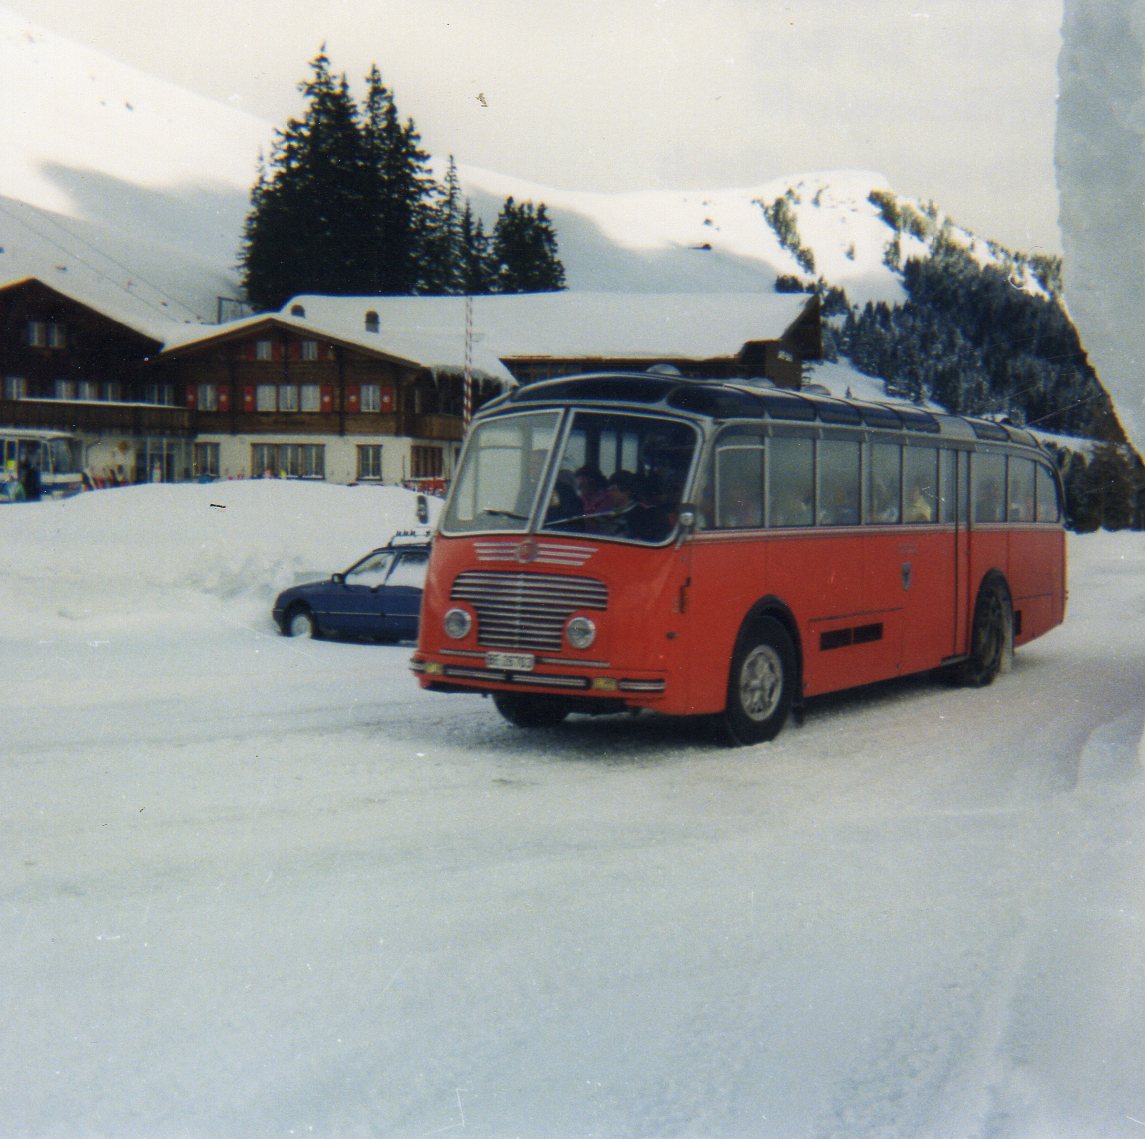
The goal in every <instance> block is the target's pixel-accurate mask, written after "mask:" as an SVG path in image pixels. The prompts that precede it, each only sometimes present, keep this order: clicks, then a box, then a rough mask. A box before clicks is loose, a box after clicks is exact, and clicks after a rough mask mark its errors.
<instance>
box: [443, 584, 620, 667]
mask: <svg viewBox="0 0 1145 1139" xmlns="http://www.w3.org/2000/svg"><path fill="white" fill-rule="evenodd" d="M450 596H451V598H452V600H454V601H465V602H468V603H469V604H470V605H471V606H472V607H473V609H474V611H475V612H476V614H477V640H478V643H479V644H482V645H496V646H497V647H498V648H511V649H529V650H531V651H533V652H559V651H560V649H561V642H562V633H563V631H564V626H565V622H566V621H567V620H568V619H569V617H571V616H572V615H573V614H574V613H577V612H580V611H582V610H585V609H597V610H602V609H607V608H608V586H607V585H605V584H604V582H602V581H595V580H594V579H592V578H588V577H561V576H559V575H557V574H547V573H485V572H482V571H480V570H470V571H468V572H466V573H461V574H458V576H457V579H456V581H454V583H453V590H452V593H451V594H450Z"/></svg>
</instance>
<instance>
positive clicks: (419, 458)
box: [410, 446, 445, 479]
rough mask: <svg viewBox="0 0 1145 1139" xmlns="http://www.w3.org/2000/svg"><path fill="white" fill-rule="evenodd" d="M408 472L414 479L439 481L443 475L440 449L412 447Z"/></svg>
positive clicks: (443, 468)
mask: <svg viewBox="0 0 1145 1139" xmlns="http://www.w3.org/2000/svg"><path fill="white" fill-rule="evenodd" d="M410 465H411V466H412V467H413V470H412V471H411V472H410V473H411V475H412V476H413V477H414V478H415V479H439V478H441V476H442V475H443V474H444V473H445V466H444V460H443V458H442V453H441V448H440V447H424V446H422V447H419V446H414V447H413V448H412V453H411V455H410Z"/></svg>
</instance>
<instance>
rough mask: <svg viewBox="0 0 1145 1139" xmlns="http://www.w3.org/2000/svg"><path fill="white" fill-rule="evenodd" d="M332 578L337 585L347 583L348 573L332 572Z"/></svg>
mask: <svg viewBox="0 0 1145 1139" xmlns="http://www.w3.org/2000/svg"><path fill="white" fill-rule="evenodd" d="M330 580H331V581H332V582H333V583H334V584H335V585H345V583H346V575H345V574H344V573H335V574H331V575H330Z"/></svg>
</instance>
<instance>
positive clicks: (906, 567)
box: [902, 562, 911, 589]
mask: <svg viewBox="0 0 1145 1139" xmlns="http://www.w3.org/2000/svg"><path fill="white" fill-rule="evenodd" d="M910 579H911V564H910V562H903V564H902V587H903V589H910Z"/></svg>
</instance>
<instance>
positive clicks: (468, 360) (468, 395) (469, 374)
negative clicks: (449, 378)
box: [462, 295, 473, 428]
mask: <svg viewBox="0 0 1145 1139" xmlns="http://www.w3.org/2000/svg"><path fill="white" fill-rule="evenodd" d="M472 418H473V297H472V296H468V295H467V296H466V298H465V379H464V391H463V394H462V423H463V426H464V427H466V428H467V427H468V426H469V421H470V420H471V419H472Z"/></svg>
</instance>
